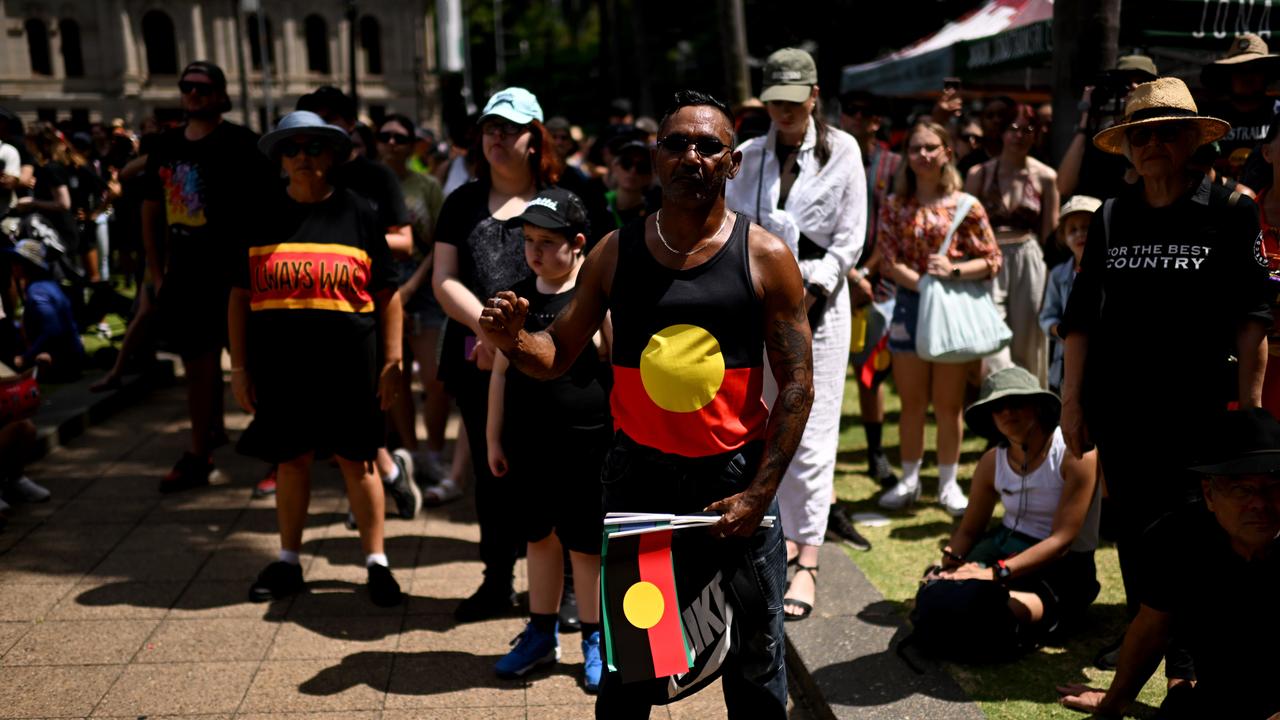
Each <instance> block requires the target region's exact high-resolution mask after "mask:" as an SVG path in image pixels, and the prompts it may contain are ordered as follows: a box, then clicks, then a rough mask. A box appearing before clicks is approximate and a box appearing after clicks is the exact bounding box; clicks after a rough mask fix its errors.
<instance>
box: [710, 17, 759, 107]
mask: <svg viewBox="0 0 1280 720" xmlns="http://www.w3.org/2000/svg"><path fill="white" fill-rule="evenodd" d="M718 10H719V13H718V14H719V15H720V18H721V25H722V28H723V29H722V31H721V37H722V38H723V40H722V42H721V47H722V48H723V49H724V75H725V87H726V89H727V90H728V95H729V96H728V98H726V99H727V101H728V103H729V106H730V107H733V106H736V105H740V104H742V103H744V102H746V101H747V100H748V99H749V98H750V97H751V74H750V73H749V72H748V71H747V22H746V11H745V10H744V9H743V7H742V0H719V8H718Z"/></svg>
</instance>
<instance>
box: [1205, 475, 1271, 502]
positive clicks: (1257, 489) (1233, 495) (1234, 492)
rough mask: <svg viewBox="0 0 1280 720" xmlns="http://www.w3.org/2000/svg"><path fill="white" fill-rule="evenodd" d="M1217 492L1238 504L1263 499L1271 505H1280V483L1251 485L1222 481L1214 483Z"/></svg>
mask: <svg viewBox="0 0 1280 720" xmlns="http://www.w3.org/2000/svg"><path fill="white" fill-rule="evenodd" d="M1213 485H1214V488H1215V490H1216V491H1217V492H1219V493H1221V494H1222V495H1224V496H1226V497H1227V498H1229V499H1231V500H1232V501H1233V502H1237V503H1242V504H1243V503H1247V502H1249V501H1250V500H1252V499H1254V498H1262V499H1263V500H1264V501H1266V502H1269V503H1280V482H1270V483H1264V484H1261V485H1251V484H1246V483H1243V482H1233V483H1227V482H1223V481H1221V480H1219V481H1215V482H1214V483H1213Z"/></svg>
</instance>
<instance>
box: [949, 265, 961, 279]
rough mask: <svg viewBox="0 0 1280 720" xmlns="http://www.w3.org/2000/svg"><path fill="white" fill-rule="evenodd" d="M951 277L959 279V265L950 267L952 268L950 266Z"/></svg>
mask: <svg viewBox="0 0 1280 720" xmlns="http://www.w3.org/2000/svg"><path fill="white" fill-rule="evenodd" d="M951 277H953V278H958V277H960V266H959V265H952V266H951Z"/></svg>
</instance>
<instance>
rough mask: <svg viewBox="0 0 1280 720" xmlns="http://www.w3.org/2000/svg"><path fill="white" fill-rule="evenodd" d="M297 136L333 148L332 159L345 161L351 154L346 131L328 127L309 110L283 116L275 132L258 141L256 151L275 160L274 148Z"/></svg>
mask: <svg viewBox="0 0 1280 720" xmlns="http://www.w3.org/2000/svg"><path fill="white" fill-rule="evenodd" d="M298 135H307V136H309V137H314V138H318V139H320V140H323V141H325V142H327V143H329V145H331V146H332V147H333V155H334V157H335V158H337V159H338V160H339V161H343V160H346V159H347V156H348V155H349V154H350V153H351V136H350V135H348V134H347V131H346V130H343V129H342V128H340V127H338V126H337V125H330V124H329V123H327V122H325V121H324V118H321V117H320V116H319V115H317V114H315V113H313V112H311V111H310V110H295V111H293V112H291V113H289V114H288V115H285V116H284V117H283V118H282V119H281V120H280V124H279V125H276V129H275V130H272V131H271V132H269V133H267V134H266V135H263V136H262V137H261V138H260V139H259V140H258V150H259V151H261V152H262V154H263V155H266V156H267V157H269V158H272V159H275V158H276V157H277V156H278V154H277V152H276V148H277V147H278V146H279V145H280V143H281V142H283V141H285V140H288V139H289V138H292V137H296V136H298Z"/></svg>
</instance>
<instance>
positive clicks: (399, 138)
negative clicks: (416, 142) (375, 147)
mask: <svg viewBox="0 0 1280 720" xmlns="http://www.w3.org/2000/svg"><path fill="white" fill-rule="evenodd" d="M378 142H380V143H386V144H387V145H409V144H411V143H413V136H412V135H407V134H405V133H398V132H380V133H378Z"/></svg>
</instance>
